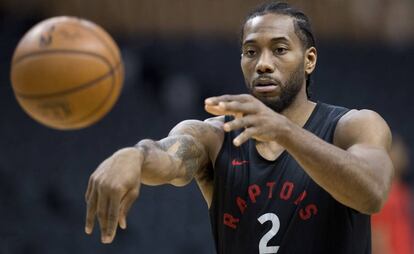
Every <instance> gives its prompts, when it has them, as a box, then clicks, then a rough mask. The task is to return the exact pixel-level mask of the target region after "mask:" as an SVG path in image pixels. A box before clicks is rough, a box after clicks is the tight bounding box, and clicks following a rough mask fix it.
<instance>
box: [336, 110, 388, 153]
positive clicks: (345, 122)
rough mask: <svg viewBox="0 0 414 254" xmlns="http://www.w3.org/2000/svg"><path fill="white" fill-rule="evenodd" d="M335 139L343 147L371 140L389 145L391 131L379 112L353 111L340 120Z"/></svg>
mask: <svg viewBox="0 0 414 254" xmlns="http://www.w3.org/2000/svg"><path fill="white" fill-rule="evenodd" d="M334 139H335V141H336V143H339V144H341V147H349V146H351V145H352V144H354V143H357V142H368V141H369V140H373V142H375V143H383V144H387V143H389V141H390V140H391V130H390V128H389V126H388V124H387V122H386V121H385V120H384V118H383V117H382V116H381V115H380V114H378V113H377V112H375V111H373V110H370V109H361V110H357V109H352V110H349V111H348V112H347V113H345V114H344V115H343V116H342V117H341V118H340V119H339V121H338V124H337V126H336V129H335V138H334Z"/></svg>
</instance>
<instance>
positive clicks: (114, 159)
mask: <svg viewBox="0 0 414 254" xmlns="http://www.w3.org/2000/svg"><path fill="white" fill-rule="evenodd" d="M143 159H144V158H143V155H142V153H141V151H140V150H138V149H136V148H125V149H121V150H119V151H117V152H116V153H115V154H113V155H112V156H111V157H109V158H108V159H106V160H105V161H104V162H102V163H101V165H99V167H98V168H97V169H96V170H95V172H94V173H93V174H92V175H91V177H90V178H89V183H88V188H87V191H86V194H85V200H86V204H87V210H86V224H85V232H86V233H87V234H91V233H92V230H93V227H94V224H95V217H97V218H98V222H99V225H100V229H101V241H102V243H111V242H112V241H113V239H114V237H115V234H116V230H117V226H118V224H119V226H120V227H121V228H122V229H125V228H126V216H127V213H128V211H129V209H130V208H131V206H132V204H133V202H134V201H135V200H136V198H137V197H138V194H139V189H140V186H141V166H142V163H143Z"/></svg>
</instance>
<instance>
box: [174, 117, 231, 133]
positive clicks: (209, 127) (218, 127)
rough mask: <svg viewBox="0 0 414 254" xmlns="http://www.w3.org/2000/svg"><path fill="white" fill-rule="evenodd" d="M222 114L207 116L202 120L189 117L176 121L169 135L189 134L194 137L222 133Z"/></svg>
mask: <svg viewBox="0 0 414 254" xmlns="http://www.w3.org/2000/svg"><path fill="white" fill-rule="evenodd" d="M223 123H224V116H218V117H212V118H208V119H206V120H204V121H201V120H195V119H189V120H184V121H182V122H180V123H178V124H177V125H176V126H175V127H174V128H173V129H172V130H171V132H170V134H169V135H170V136H171V135H184V134H187V135H191V136H194V137H200V138H203V137H210V136H211V135H223V134H224V131H223V128H222V126H223Z"/></svg>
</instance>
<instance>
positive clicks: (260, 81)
mask: <svg viewBox="0 0 414 254" xmlns="http://www.w3.org/2000/svg"><path fill="white" fill-rule="evenodd" d="M278 87H279V82H277V81H276V80H274V79H272V78H257V79H255V80H254V81H253V90H254V92H256V93H265V94H267V93H275V92H276V91H277V90H278Z"/></svg>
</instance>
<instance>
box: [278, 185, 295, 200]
mask: <svg viewBox="0 0 414 254" xmlns="http://www.w3.org/2000/svg"><path fill="white" fill-rule="evenodd" d="M294 187H295V185H294V184H293V183H292V182H285V183H284V184H283V187H282V190H281V191H280V195H279V196H280V198H281V199H283V200H288V199H289V198H290V197H291V196H292V191H293V188H294Z"/></svg>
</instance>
